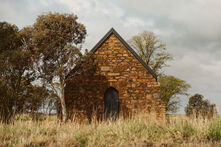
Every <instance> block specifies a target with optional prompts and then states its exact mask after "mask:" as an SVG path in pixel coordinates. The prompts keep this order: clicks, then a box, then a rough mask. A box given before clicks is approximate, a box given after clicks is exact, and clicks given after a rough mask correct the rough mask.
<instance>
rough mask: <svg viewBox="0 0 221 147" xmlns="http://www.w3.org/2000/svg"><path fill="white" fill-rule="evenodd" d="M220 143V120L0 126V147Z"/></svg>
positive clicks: (53, 120) (51, 120)
mask: <svg viewBox="0 0 221 147" xmlns="http://www.w3.org/2000/svg"><path fill="white" fill-rule="evenodd" d="M219 143H221V119H220V118H216V119H214V120H204V119H197V120H196V119H189V118H187V117H185V116H180V115H177V116H175V117H174V116H168V118H167V121H165V122H159V121H158V120H154V121H153V120H152V121H147V120H145V119H141V118H140V117H139V118H138V117H137V118H133V119H128V120H123V119H119V120H118V121H116V122H96V121H92V123H91V124H87V123H84V124H79V123H77V122H68V123H66V124H61V123H60V122H59V121H57V119H56V118H55V117H47V118H46V119H45V120H40V121H32V120H31V119H28V118H27V117H26V118H25V119H19V120H16V122H15V123H14V125H12V124H11V125H9V124H0V146H93V147H94V146H213V145H218V144H219Z"/></svg>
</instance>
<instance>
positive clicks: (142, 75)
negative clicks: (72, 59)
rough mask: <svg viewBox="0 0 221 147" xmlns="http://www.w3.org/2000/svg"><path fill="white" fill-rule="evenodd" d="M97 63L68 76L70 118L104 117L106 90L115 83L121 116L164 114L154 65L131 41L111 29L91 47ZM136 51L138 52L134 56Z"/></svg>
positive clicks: (66, 97) (67, 88)
mask: <svg viewBox="0 0 221 147" xmlns="http://www.w3.org/2000/svg"><path fill="white" fill-rule="evenodd" d="M92 52H93V54H94V57H95V60H96V62H97V65H98V70H97V71H96V72H95V73H94V74H93V75H89V74H81V75H78V76H75V77H74V78H71V77H68V78H67V79H66V83H67V85H66V87H65V100H66V105H67V110H68V116H69V118H70V119H76V120H80V121H85V120H89V121H91V119H93V118H94V117H95V118H96V119H98V120H102V118H103V114H104V102H103V97H104V92H105V91H106V89H107V88H109V87H114V88H115V89H116V90H117V91H118V93H119V99H120V117H130V116H133V115H136V114H138V113H142V114H143V115H144V116H146V117H147V118H149V119H152V117H153V116H155V117H156V118H157V119H164V118H165V107H164V104H163V102H162V101H161V100H160V99H159V92H160V89H159V85H158V83H157V79H156V77H154V74H153V73H152V71H151V69H149V70H147V68H145V67H144V65H143V64H142V63H141V62H140V59H139V60H138V58H139V57H137V55H136V53H135V52H131V48H130V49H128V44H126V42H125V41H124V40H123V39H122V38H121V37H120V36H119V34H118V33H117V32H116V31H115V30H114V29H111V30H110V31H109V32H108V33H107V34H106V35H105V37H104V38H103V39H102V40H101V41H100V42H99V43H98V44H97V45H96V46H95V48H94V49H93V50H92ZM135 55H136V56H135Z"/></svg>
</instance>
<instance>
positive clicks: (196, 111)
mask: <svg viewBox="0 0 221 147" xmlns="http://www.w3.org/2000/svg"><path fill="white" fill-rule="evenodd" d="M203 98H204V97H203V95H201V94H195V95H193V96H191V97H190V98H189V103H188V105H187V106H186V108H185V112H186V115H187V116H189V117H196V118H198V117H200V116H202V117H203V118H212V117H214V116H216V114H217V111H216V105H215V104H210V102H209V101H208V100H204V99H203Z"/></svg>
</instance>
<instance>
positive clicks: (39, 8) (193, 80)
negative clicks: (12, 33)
mask: <svg viewBox="0 0 221 147" xmlns="http://www.w3.org/2000/svg"><path fill="white" fill-rule="evenodd" d="M220 6H221V1H220V0H167V1H165V0H0V21H7V22H10V23H13V24H16V25H17V26H19V28H22V27H24V26H27V25H32V24H33V23H34V21H35V19H36V17H37V16H38V15H40V14H45V13H47V12H49V11H51V12H62V13H74V14H76V15H77V16H78V17H79V22H81V23H83V24H85V26H86V28H87V32H88V36H87V39H86V42H85V45H84V47H85V48H88V49H89V50H90V49H91V48H92V47H93V46H94V45H95V44H96V43H97V42H98V41H99V39H100V38H101V37H103V35H104V34H105V33H106V32H107V31H108V30H109V29H110V28H111V27H114V28H115V29H116V30H117V31H118V32H119V34H121V36H122V37H123V38H124V39H125V40H128V39H129V38H130V37H131V36H133V35H136V34H138V33H140V32H142V31H144V30H148V31H152V32H154V33H155V34H156V35H157V36H159V38H160V39H161V40H162V41H163V42H164V43H166V44H167V48H168V51H169V52H170V53H171V54H172V55H173V57H174V60H173V61H171V62H170V63H169V64H170V67H168V68H166V69H165V72H166V73H167V74H170V75H174V76H176V77H178V78H181V79H183V80H185V81H187V82H188V83H189V84H191V86H192V88H191V89H190V90H189V93H190V94H191V95H193V94H195V93H200V94H203V95H204V96H205V98H207V99H209V101H210V102H212V103H215V104H216V105H217V108H218V111H219V112H220V113H221V9H220ZM186 103H187V98H186V97H183V98H182V103H181V104H182V108H181V109H180V111H179V113H184V107H185V105H186Z"/></svg>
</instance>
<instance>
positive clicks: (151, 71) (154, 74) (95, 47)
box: [91, 27, 157, 80]
mask: <svg viewBox="0 0 221 147" xmlns="http://www.w3.org/2000/svg"><path fill="white" fill-rule="evenodd" d="M112 33H113V34H114V35H115V36H116V37H117V38H118V39H119V40H120V41H121V43H122V44H123V45H124V46H125V47H126V48H127V49H128V50H129V51H130V52H131V53H132V54H133V55H134V56H135V57H136V58H137V60H138V61H139V62H140V63H141V64H142V65H143V66H144V67H145V68H146V69H147V70H148V72H149V73H150V74H151V75H152V76H153V77H154V78H155V79H156V80H157V75H156V73H154V71H153V70H152V69H151V68H150V67H149V66H148V65H147V64H146V63H145V62H144V61H143V60H142V59H141V58H140V56H138V55H137V53H136V52H135V51H134V50H133V49H132V48H131V47H130V45H129V44H128V43H127V42H126V41H125V40H124V39H123V38H122V37H121V36H120V35H119V34H118V33H117V31H116V30H115V29H114V28H113V27H112V28H111V29H110V30H109V31H108V32H107V33H106V34H105V35H104V37H103V38H102V39H101V40H100V41H99V42H98V43H97V44H96V45H95V46H94V47H93V48H92V50H91V52H92V53H94V52H96V50H97V49H98V48H99V47H100V46H101V44H102V43H103V42H104V41H106V40H107V38H108V37H109V36H110V35H111V34H112Z"/></svg>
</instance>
